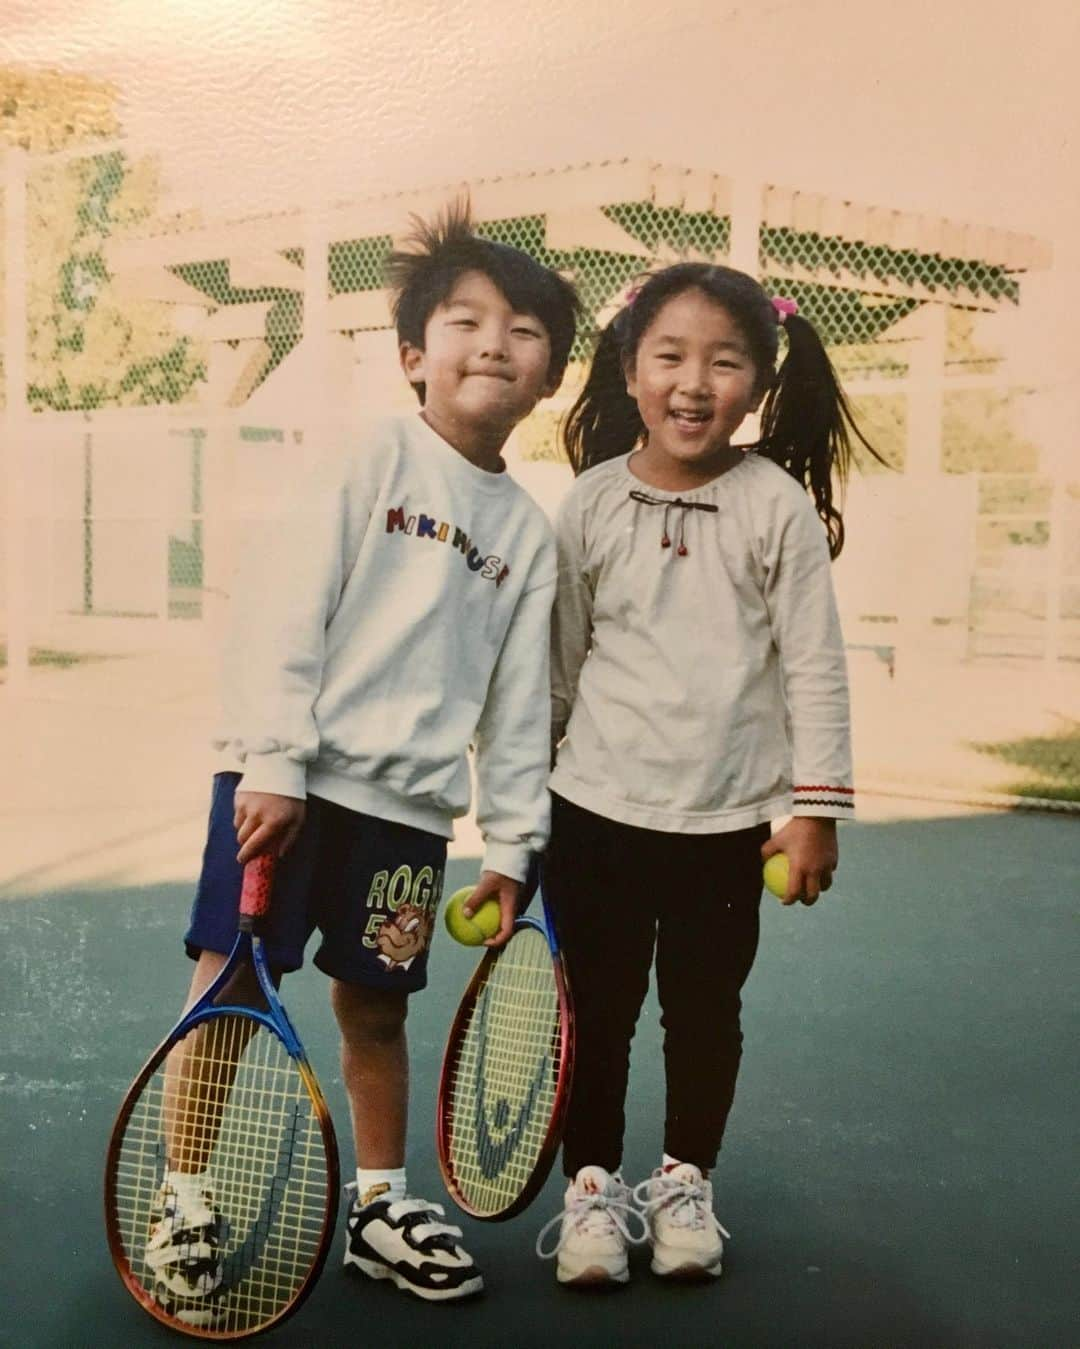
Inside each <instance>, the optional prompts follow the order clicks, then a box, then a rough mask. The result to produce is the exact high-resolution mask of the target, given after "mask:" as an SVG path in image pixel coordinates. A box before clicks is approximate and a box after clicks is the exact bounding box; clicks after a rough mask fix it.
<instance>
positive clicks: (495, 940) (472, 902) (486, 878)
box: [461, 871, 521, 946]
mask: <svg viewBox="0 0 1080 1349" xmlns="http://www.w3.org/2000/svg"><path fill="white" fill-rule="evenodd" d="M520 895H521V882H520V881H515V880H511V879H510V877H509V876H504V875H503V874H502V872H501V871H481V873H480V879H479V880H478V881H477V883H476V889H475V890H474V891H473V892H472V894H471V895H470V896H469V898H468V899H467V900H466V901H465V903H464V904H463V905H462V906H461V912H462V913H463V914H465V916H466V917H467V918H471V917H472V916H473V914H474V913H475V912H476V910H477V909H478V908H479V907H480V905H481V904H483V903H484V902H485V901H486V900H489V899H497V900H498V901H499V917H500V918H501V920H502V921H501V922H500V923H499V930H498V932H496V933H495V935H494V937H489V938H488V939H487V941H486V942H484V945H485V946H505V945H506V943H507V942H508V941H509V940H510V937H511V935H512V933H513V931H514V919H515V918H516V917H517V908H518V898H519V897H520Z"/></svg>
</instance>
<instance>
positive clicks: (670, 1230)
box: [634, 1162, 731, 1279]
mask: <svg viewBox="0 0 1080 1349" xmlns="http://www.w3.org/2000/svg"><path fill="white" fill-rule="evenodd" d="M634 1199H635V1201H636V1202H637V1203H638V1204H640V1205H641V1209H642V1212H643V1213H644V1215H645V1219H646V1222H647V1223H648V1228H649V1239H650V1240H651V1241H652V1248H653V1257H652V1271H653V1273H654V1274H659V1275H661V1277H663V1278H673V1279H715V1278H717V1277H718V1276H719V1274H720V1272H721V1269H722V1268H723V1255H724V1243H723V1241H722V1240H721V1238H722V1237H727V1238H728V1240H730V1239H731V1234H730V1232H727V1231H725V1230H724V1228H723V1227H721V1226H720V1224H719V1223H718V1222H717V1220H716V1215H715V1214H714V1213H713V1208H712V1186H711V1185H710V1184H709V1182H708V1181H707V1180H706V1179H705V1177H704V1176H703V1175H702V1174H701V1172H700V1171H699V1170H698V1168H697V1167H696V1166H693V1165H691V1163H689V1162H680V1163H679V1164H678V1165H677V1166H673V1167H671V1169H670V1170H667V1171H665V1170H664V1169H663V1167H659V1168H658V1169H657V1170H655V1171H654V1172H653V1173H652V1175H651V1176H650V1177H649V1179H648V1180H643V1181H642V1182H641V1184H640V1185H636V1186H635V1187H634Z"/></svg>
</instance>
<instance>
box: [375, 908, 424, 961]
mask: <svg viewBox="0 0 1080 1349" xmlns="http://www.w3.org/2000/svg"><path fill="white" fill-rule="evenodd" d="M434 926H435V918H434V915H433V914H432V913H431V912H430V910H428V909H421V908H419V907H418V906H417V905H416V904H402V906H401V908H400V909H398V911H397V913H395V914H392V915H391V916H390V917H389V918H387V920H386V922H385V923H383V925H382V927H380V928H379V931H378V934H377V936H376V942H375V944H376V945H377V946H378V948H379V959H380V960H381V961H382V963H383V964H384V965H385V966H386V968H387V969H388V970H407V969H408V968H409V966H410V965H411V964H412V963H413V961H414V960H415V959H416V957H417V956H418V955H421V954H422V953H423V952H424V951H425V950H426V949H427V945H428V942H430V941H431V931H432V928H433V927H434Z"/></svg>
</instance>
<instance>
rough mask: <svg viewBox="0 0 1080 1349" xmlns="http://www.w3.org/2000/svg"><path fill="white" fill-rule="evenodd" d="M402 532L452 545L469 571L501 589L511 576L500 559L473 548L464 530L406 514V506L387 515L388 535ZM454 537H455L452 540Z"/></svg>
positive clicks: (442, 522) (428, 517)
mask: <svg viewBox="0 0 1080 1349" xmlns="http://www.w3.org/2000/svg"><path fill="white" fill-rule="evenodd" d="M398 529H400V530H401V532H402V533H403V534H413V535H414V537H415V538H418V539H431V540H432V542H434V543H449V544H450V547H451V548H456V549H457V550H458V552H459V553H461V555H462V556H463V557H464V559H465V565H466V566H467V567H468V568H469V570H470V571H475V572H478V573H479V575H480V577H481V579H482V580H485V581H494V582H495V584H496V586H501V585H502V583H503V582H504V581H505V580H506V578H507V577H508V576H509V575H510V568H509V567H508V566H506V564H505V563H504V562H503V560H502V558H501V557H495V556H494V555H490V556H488V557H485V556H484V554H483V553H481V552H480V550H479V548H476V547H474V545H473V541H472V539H470V538H469V536H468V535H467V534H466V533H465V531H464V530H463V529H458V528H457V526H456V525H451V524H449V523H447V521H445V520H436V519H435V518H434V517H433V516H430V515H419V516H416V515H408V516H407V515H406V514H405V507H404V506H396V507H394V508H393V509H392V510H388V511H387V512H386V532H387V534H393V533H394V531H395V530H398ZM451 534H452V535H453V537H451Z"/></svg>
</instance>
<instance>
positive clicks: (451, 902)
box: [443, 885, 502, 946]
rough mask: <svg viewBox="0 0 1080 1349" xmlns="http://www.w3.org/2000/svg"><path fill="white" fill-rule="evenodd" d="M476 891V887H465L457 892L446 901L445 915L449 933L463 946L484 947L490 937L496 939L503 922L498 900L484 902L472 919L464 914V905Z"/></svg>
mask: <svg viewBox="0 0 1080 1349" xmlns="http://www.w3.org/2000/svg"><path fill="white" fill-rule="evenodd" d="M475 889H476V886H475V885H463V886H462V887H461V889H460V890H455V891H454V893H453V894H452V895H451V896H450V898H449V899H448V900H447V901H446V912H445V914H444V915H443V917H444V921H445V923H446V930H447V932H449V933H450V935H451V937H453V939H454V940H455V941H459V942H461V944H462V945H463V946H480V945H482V944H483V943H484V942H485V941H486V940H487V939H488V937H494V935H495V933H496V932H498V930H499V925H500V923H501V922H502V915H501V913H500V911H499V901H498V900H497V899H486V900H484V902H483V904H481V905H480V907H479V908H478V909H477V910H476V912H475V913H474V914H473V916H472V917H471V918H467V917H466V916H465V914H464V913H462V911H461V908H462V905H463V904H464V903H465V901H466V900H467V899H468V898H469V896H470V895H471V894H472V892H473V891H474V890H475Z"/></svg>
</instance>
